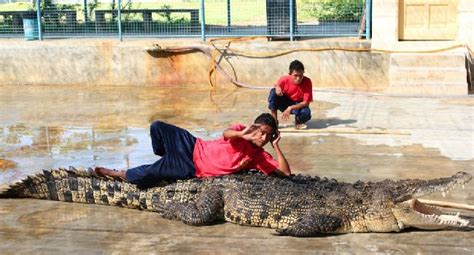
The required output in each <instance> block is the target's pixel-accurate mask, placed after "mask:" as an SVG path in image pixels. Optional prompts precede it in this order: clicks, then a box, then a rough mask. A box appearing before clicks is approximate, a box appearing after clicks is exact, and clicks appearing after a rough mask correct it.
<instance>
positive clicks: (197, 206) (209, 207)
mask: <svg viewBox="0 0 474 255" xmlns="http://www.w3.org/2000/svg"><path fill="white" fill-rule="evenodd" d="M157 211H158V213H160V215H161V216H162V217H163V218H166V219H171V220H181V221H182V222H184V223H185V224H188V225H192V226H204V225H209V224H211V223H213V222H214V221H216V220H217V219H223V218H224V199H223V195H222V189H221V187H212V188H209V189H207V190H205V191H203V192H202V193H201V195H200V196H199V197H198V198H197V199H196V201H195V202H189V203H179V202H171V203H160V204H159V205H158V208H157Z"/></svg>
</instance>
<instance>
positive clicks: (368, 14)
mask: <svg viewBox="0 0 474 255" xmlns="http://www.w3.org/2000/svg"><path fill="white" fill-rule="evenodd" d="M371 23H372V0H365V39H366V40H369V39H370V38H371V37H372V35H371V31H370V24H371Z"/></svg>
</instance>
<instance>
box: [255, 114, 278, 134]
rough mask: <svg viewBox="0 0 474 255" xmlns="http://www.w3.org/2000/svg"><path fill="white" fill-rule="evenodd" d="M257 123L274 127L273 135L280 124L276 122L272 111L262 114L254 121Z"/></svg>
mask: <svg viewBox="0 0 474 255" xmlns="http://www.w3.org/2000/svg"><path fill="white" fill-rule="evenodd" d="M254 123H255V124H263V125H268V126H270V127H271V128H272V129H273V133H272V135H274V134H276V132H277V131H278V125H277V123H276V120H275V118H273V116H272V115H271V114H270V113H262V114H260V115H259V116H258V117H257V118H256V119H255V121H254Z"/></svg>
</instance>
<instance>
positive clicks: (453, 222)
mask: <svg viewBox="0 0 474 255" xmlns="http://www.w3.org/2000/svg"><path fill="white" fill-rule="evenodd" d="M392 212H393V214H394V216H395V218H396V219H397V223H398V226H399V228H400V230H402V229H404V228H408V227H415V228H418V229H426V230H440V229H457V230H463V229H473V228H474V225H470V222H469V220H467V219H463V218H461V217H460V216H459V213H457V214H448V213H443V212H442V211H441V210H439V209H437V208H435V207H432V206H428V205H426V204H423V203H421V202H420V201H418V200H417V199H415V198H413V199H410V200H407V201H405V202H402V203H399V204H396V205H395V207H394V208H393V209H392Z"/></svg>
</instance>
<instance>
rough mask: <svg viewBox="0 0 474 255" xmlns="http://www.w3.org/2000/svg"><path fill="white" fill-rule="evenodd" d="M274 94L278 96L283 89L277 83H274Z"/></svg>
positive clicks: (281, 93) (281, 94)
mask: <svg viewBox="0 0 474 255" xmlns="http://www.w3.org/2000/svg"><path fill="white" fill-rule="evenodd" d="M275 94H276V95H277V96H280V97H281V96H283V91H282V90H281V87H280V85H278V84H277V85H275Z"/></svg>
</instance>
